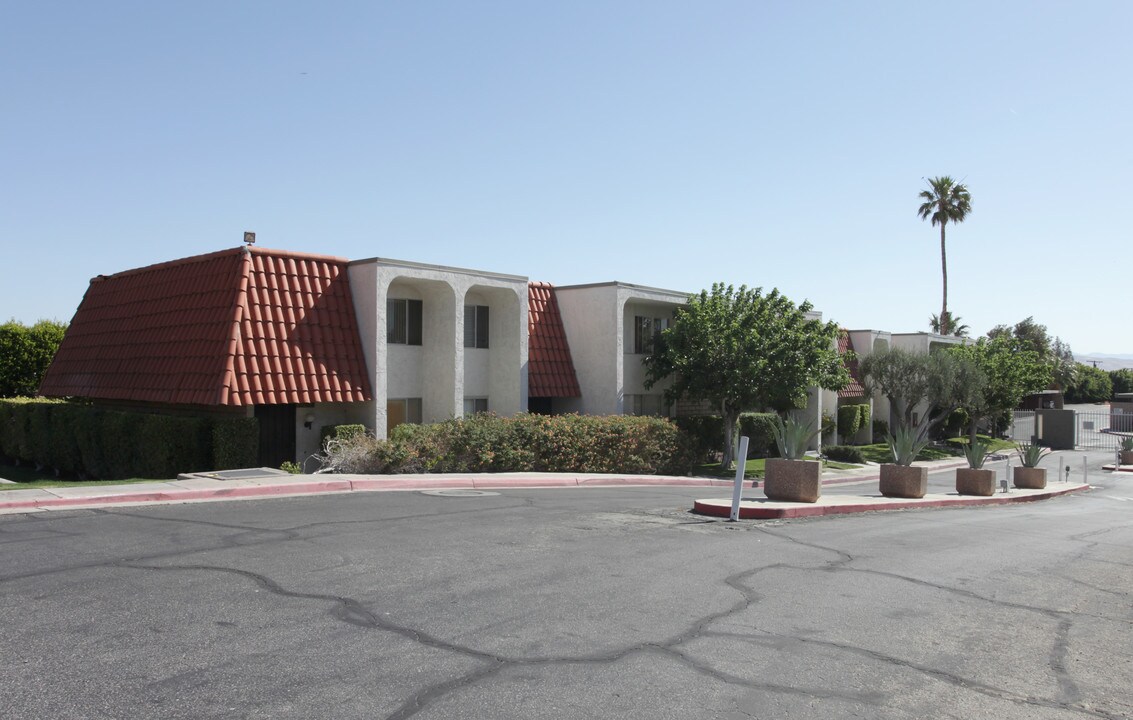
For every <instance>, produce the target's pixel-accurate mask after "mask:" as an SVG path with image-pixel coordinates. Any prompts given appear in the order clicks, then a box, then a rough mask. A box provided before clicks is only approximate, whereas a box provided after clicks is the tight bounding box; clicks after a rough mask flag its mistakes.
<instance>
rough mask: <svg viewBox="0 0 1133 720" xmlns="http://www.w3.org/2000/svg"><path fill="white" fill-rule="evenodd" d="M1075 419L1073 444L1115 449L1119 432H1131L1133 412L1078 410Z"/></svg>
mask: <svg viewBox="0 0 1133 720" xmlns="http://www.w3.org/2000/svg"><path fill="white" fill-rule="evenodd" d="M1075 420H1076V423H1077V432H1076V434H1075V437H1074V444H1075V446H1076V447H1080V448H1089V449H1096V450H1116V449H1117V446H1118V445H1119V444H1121V439H1122V435H1121V433H1125V434H1129V433H1133V413H1108V412H1079V413H1075Z"/></svg>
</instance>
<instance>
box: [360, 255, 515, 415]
mask: <svg viewBox="0 0 1133 720" xmlns="http://www.w3.org/2000/svg"><path fill="white" fill-rule="evenodd" d="M349 272H350V283H351V290H352V292H353V293H354V301H355V309H356V312H357V314H358V317H359V329H360V330H361V334H362V342H363V344H364V346H365V347H364V350H365V354H366V362H367V364H368V367H369V370H370V373H371V379H372V383H373V390H374V402H373V403H372V404H370V407H369V408H367V409H366V410H365V411H364V414H365V416H366V423H365V424H366V425H367V427H369V428H371V429H372V430H373V431H374V433H375V435H377V436H378V437H385V434H386V403H387V401H388V400H389V399H390V398H402V397H420V398H421V404H422V419H423V420H424V421H425V422H436V421H439V420H445V419H448V418H451V417H456V416H459V415H461V414H462V413H463V411H464V398H465V397H485V396H487V397H488V398H489V403H490V407H491V409H492V411H493V412H496V413H499V414H501V415H512V414H514V413H516V412H519V411H521V410H525V409H526V405H527V278H524V277H519V276H514V275H498V274H494V273H485V272H480V271H475V270H465V269H462V268H450V267H444V266H436V265H424V264H420V263H409V262H404V261H399V260H386V259H381V258H372V259H369V260H359V261H356V262H353V263H351V264H350V266H349ZM391 297H398V298H410V299H420V300H421V301H422V328H421V329H422V345H421V346H409V345H398V344H389V343H387V342H386V321H387V318H386V300H387V299H388V298H391ZM465 304H471V305H487V306H488V307H489V308H490V310H489V313H490V318H489V346H490V347H489V349H487V350H484V349H470V351H469V352H468V353H467V357H466V352H465V348H464V306H465Z"/></svg>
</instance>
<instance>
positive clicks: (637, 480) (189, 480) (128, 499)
mask: <svg viewBox="0 0 1133 720" xmlns="http://www.w3.org/2000/svg"><path fill="white" fill-rule="evenodd" d="M919 464H923V465H925V466H927V467H928V468H929V472H938V471H941V470H948V469H951V468H956V467H963V466H964V465H965V463H964V462H963V461H962V460H959V461H958V460H956V459H948V460H939V461H935V462H928V463H919ZM878 476H879V469H878V466H876V465H873V466H865V467H862V468H858V469H854V470H829V471H827V472H825V473H823V478H822V482H823V485H846V484H853V483H861V484H868V483H874V482H876V481H877V479H878ZM658 485H669V486H683V487H703V488H721V489H724V488H731V487H732V481H731V480H724V479H719V478H699V477H680V476H665V475H603V474H586V473H492V474H489V473H484V474H444V475H440V474H433V475H290V474H288V473H284V472H282V471H280V470H273V469H270V468H258V469H248V470H237V471H226V472H217V473H196V474H190V475H182V476H180V477H179V478H178V479H177V480H169V481H155V482H144V483H134V484H129V485H89V486H81V485H79V486H71V487H59V488H34V489H27V490H3V491H0V514H10V513H27V512H42V511H50V510H75V509H82V508H98V507H105V506H126V505H148V504H157V503H190V502H212V501H220V500H239V499H252V498H270V497H294V496H300V495H316V494H332V493H349V492H375V491H417V490H439V489H469V490H486V489H497V490H498V489H507V488H566V487H575V488H578V487H619V486H621V487H629V486H658ZM745 485H747V486H749V487H750V486H751V485H752V484H751V483H750V481H748V482H747V483H745ZM1066 485H1067V484H1064V483H1053V484H1052V486H1057V487H1059V488H1060V489H1061V488H1063V487H1066ZM1084 487H1086V486H1080V485H1079V486H1075V487H1074V488H1073V489H1072V490H1071V491H1074V490H1081V489H1083V488H1084ZM718 492H719V491H718ZM1024 492H1025V491H1021V490H1016V491H1013V493H1014V494H1013V495H1012V498H1013V499H1012V500H1011V501H1012V502H1016V501H1018V500H1017V499H1015V498H1022V497H1023V495H1022V493H1024ZM725 494H727V493H725V492H720V495H725ZM1046 496H1049V495H1046ZM854 497H857V496H845V495H841V496H833V495H832V496H829V497H823V498H822V499H821V501H820V504H817V505H809V507H808V508H807V507H804V508H803V509H802V510H797V511H794V512H793V513H792V514H783V512H782V511H781V510H780V511H779V514H777V515H773V516H774V517H799V516H802V515H808V514H809V515H814V514H830V513H832V512H862V511H865V510H881V509H897V508H896V507H895V506H894V503H893V502H891V501H890V500H889V499H887V498H881V497H880V496H879V495H878V496H868V495H867V496H863V497H864V498H871V497H872V498H874V499H870V500H868V501H867V500H863V497H857V502H856V503H855V502H854V501H853V498H854ZM957 497H958V496H957ZM1044 497H1045V496H1044ZM836 498H837V499H836ZM1035 499H1038V498H1035ZM965 500H966V502H965V503H964V504H972V503H971V502H970V501H971V500H975V501H977V502H976V504H986V503H996V502H1003V501H1002V500H1000V499H999V498H998V497H996V498H966V499H965ZM728 502H729V503H730V500H729V501H728ZM748 502H749V503H753V504H752V505H751V507H752V508H763V509H767V508H770V507H773V506H774V505H783V503H776V504H772V503H770V501H767V500H766V499H760V498H753V499H751V500H750V501H748ZM905 502H918V501H905ZM934 503H935V505H936V506H939V505H944V504H956V503H955V502H951V501H948V499H947V496H944V497H943V498H941V497H938V496H935V495H934V496H932V498H931V499H930V498H927V497H926V499H925V501H923V502H920V505H921V506H934ZM789 505H798V504H789ZM820 508H824V509H825V511H823V512H815V510H817V509H820ZM833 508H842V509H840V510H835V509H833ZM808 509H809V511H808ZM748 512H749V513H751V512H755V510H749V511H748ZM726 515H727V513H725V516H726ZM745 516H750V517H766V515H758V514H754V515H753V514H749V515H745Z"/></svg>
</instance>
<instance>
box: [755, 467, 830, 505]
mask: <svg viewBox="0 0 1133 720" xmlns="http://www.w3.org/2000/svg"><path fill="white" fill-rule="evenodd" d="M763 467H764V469H763V494H764V495H766V496H767V499H768V500H778V501H780V502H806V503H812V502H818V498H819V496H820V495H822V483H821V481H820V477H821V475H822V463H820V462H816V461H814V460H785V459H783V458H767V462H766V464H765V465H764V466H763Z"/></svg>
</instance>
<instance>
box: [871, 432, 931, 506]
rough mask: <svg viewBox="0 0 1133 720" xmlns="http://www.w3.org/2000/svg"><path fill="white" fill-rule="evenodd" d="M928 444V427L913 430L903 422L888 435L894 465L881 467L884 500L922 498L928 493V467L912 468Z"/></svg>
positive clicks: (888, 464)
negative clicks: (890, 498) (886, 498)
mask: <svg viewBox="0 0 1133 720" xmlns="http://www.w3.org/2000/svg"><path fill="white" fill-rule="evenodd" d="M925 445H928V426H927V425H922V426H921V427H919V428H911V427H909V426H907V425H905V424H904V423H902V424H901V425H899V426H897V430H896V431H895V432H894V433H893V434H892V435H890V436H889V450H890V452H892V453H893V462H892V463H885V464H883V465H882V466H881V483H880V489H881V494H882V495H884V496H885V497H899V498H922V497H924V496H925V493H926V492H928V468H926V467H913V461H914V460H916V459H917V455H919V454H920V452H921V450H923V449H924V447H925Z"/></svg>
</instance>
